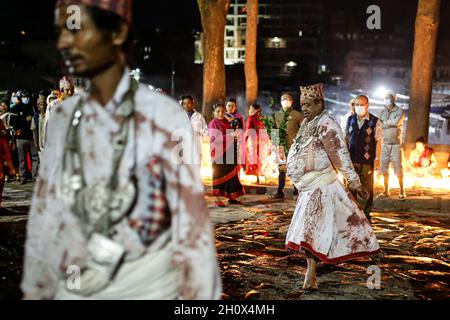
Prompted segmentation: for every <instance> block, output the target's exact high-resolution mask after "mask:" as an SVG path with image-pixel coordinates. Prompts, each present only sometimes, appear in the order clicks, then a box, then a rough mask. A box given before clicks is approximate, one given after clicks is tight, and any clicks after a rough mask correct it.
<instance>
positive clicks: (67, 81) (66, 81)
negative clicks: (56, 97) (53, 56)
mask: <svg viewBox="0 0 450 320" xmlns="http://www.w3.org/2000/svg"><path fill="white" fill-rule="evenodd" d="M64 88H69V89H70V90H73V89H74V84H73V79H72V78H69V77H66V76H64V77H63V78H62V79H61V80H59V89H60V90H61V91H62V90H63V89H64Z"/></svg>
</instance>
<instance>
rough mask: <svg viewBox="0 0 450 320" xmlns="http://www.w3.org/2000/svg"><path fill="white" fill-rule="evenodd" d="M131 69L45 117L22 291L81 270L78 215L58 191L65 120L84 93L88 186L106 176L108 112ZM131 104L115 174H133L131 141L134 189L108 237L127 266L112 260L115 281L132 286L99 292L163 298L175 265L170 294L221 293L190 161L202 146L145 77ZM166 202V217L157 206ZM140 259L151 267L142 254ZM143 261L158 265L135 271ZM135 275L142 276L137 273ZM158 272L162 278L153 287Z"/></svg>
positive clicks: (48, 292)
mask: <svg viewBox="0 0 450 320" xmlns="http://www.w3.org/2000/svg"><path fill="white" fill-rule="evenodd" d="M128 74H129V70H128V69H126V70H125V72H124V75H123V77H122V80H121V81H120V83H119V85H118V88H117V90H116V92H115V95H114V97H113V99H112V100H111V101H110V102H108V104H107V105H106V106H105V107H101V106H100V105H99V104H97V103H96V102H94V101H91V100H88V99H87V98H88V97H87V95H81V96H78V97H73V98H71V99H68V100H66V101H64V103H63V104H62V105H61V106H60V107H57V108H56V110H54V112H53V114H52V116H51V118H50V119H49V121H50V122H49V124H48V132H47V145H46V148H45V150H44V153H43V159H42V161H41V168H40V174H39V179H38V181H37V184H36V187H35V191H34V197H33V202H32V206H31V209H30V218H29V222H28V228H27V239H26V254H25V266H24V277H23V280H22V284H21V288H22V290H23V292H24V294H25V297H26V298H31V299H54V298H55V296H56V295H57V294H58V292H59V291H60V290H61V288H60V286H61V283H64V280H65V279H66V278H67V276H68V275H67V272H68V270H71V269H70V267H71V266H77V267H80V268H81V270H83V267H85V265H86V260H87V248H86V246H87V239H85V237H84V235H83V233H82V229H81V226H80V221H79V219H78V218H77V217H76V216H75V215H74V214H73V213H72V212H71V211H70V210H69V209H68V208H67V207H66V206H65V205H64V203H63V202H62V200H61V198H59V197H58V190H59V187H60V185H59V184H60V182H61V171H62V168H61V167H62V159H63V149H64V145H65V138H66V133H67V128H68V125H69V122H70V120H71V117H72V113H73V111H74V108H75V106H76V104H77V102H78V101H79V100H78V99H84V104H83V107H82V111H83V118H82V120H81V124H80V128H79V131H80V141H81V150H82V159H83V166H84V172H85V179H86V183H87V185H88V186H90V185H92V184H94V183H96V182H98V181H108V178H109V176H110V175H111V171H112V156H113V147H112V141H111V139H112V133H113V132H115V131H117V130H119V127H120V126H119V124H118V121H117V118H116V117H117V116H116V114H114V111H115V109H116V107H117V106H118V105H119V104H120V102H121V101H122V100H123V98H124V96H125V94H126V92H128V90H129V88H130V78H129V76H128ZM135 110H136V129H137V132H136V139H134V134H133V131H132V130H131V129H130V134H129V136H128V143H127V145H126V148H125V152H124V157H123V160H122V162H121V164H120V167H119V170H118V171H119V174H118V177H119V186H120V187H123V186H124V185H126V184H128V183H130V181H129V177H130V171H131V170H132V168H133V164H134V159H135V150H137V151H136V152H137V154H136V155H137V169H136V171H137V172H136V174H137V179H138V182H137V184H138V197H137V201H136V205H135V207H134V208H133V210H132V212H131V213H130V215H129V216H127V217H125V218H124V219H123V220H122V221H121V222H120V223H118V224H117V225H115V227H114V233H115V235H114V236H113V238H112V239H113V240H114V241H116V242H118V243H119V244H121V245H122V246H123V247H125V250H126V255H125V263H126V264H127V268H128V269H127V270H128V271H127V272H122V271H123V270H122V271H121V269H119V271H118V273H117V275H116V279H115V280H116V281H117V283H118V284H117V286H118V288H122V287H123V286H124V285H125V286H129V288H128V289H129V290H130V294H129V295H127V293H126V292H125V291H124V290H119V292H117V291H113V290H109V291H108V290H106V291H107V292H106V293H107V294H103V295H101V294H100V295H99V297H100V298H101V297H107V298H109V299H114V298H120V299H122V298H124V299H126V298H130V299H135V298H136V299H139V298H151V299H158V298H165V297H167V295H165V294H161V295H159V293H158V290H159V289H161V291H164V289H165V288H164V286H166V285H167V284H164V282H161V279H159V278H158V275H161V277H163V276H164V273H165V272H167V270H169V269H171V268H173V269H175V270H176V271H177V272H176V273H177V277H178V278H177V277H175V278H177V279H178V280H177V281H179V287H178V288H177V286H173V289H174V290H175V289H176V290H178V295H177V297H175V298H180V299H218V298H220V295H221V290H222V286H221V280H220V274H219V268H218V263H217V257H216V250H215V245H214V234H213V229H212V225H211V222H210V217H209V214H208V210H207V206H206V201H205V197H204V186H203V183H202V180H201V177H200V172H199V168H198V165H195V164H194V163H196V164H198V163H199V160H198V159H197V158H196V157H198V156H199V155H198V154H194V153H193V151H192V141H193V130H192V128H191V125H190V123H189V119H188V117H187V116H186V113H185V112H184V110H182V108H181V107H180V106H179V105H178V104H177V103H176V102H175V101H174V100H172V99H171V98H169V97H167V96H164V95H162V94H159V93H156V92H153V91H150V90H149V89H148V88H147V87H146V86H144V85H139V87H138V89H137V92H136V95H135ZM177 130H178V132H177ZM177 137H183V138H185V139H186V141H188V140H189V141H191V143H186V144H183V145H182V147H183V148H182V152H180V151H181V148H180V144H179V141H178V138H177ZM135 146H137V149H135ZM177 148H178V149H177ZM174 150H175V151H174ZM176 150H178V151H176ZM180 153H182V154H183V155H184V156H189V157H187V158H189V159H190V161H189V163H187V162H182V161H179V160H180V159H179V158H178V157H176V155H178V154H180ZM165 205H167V209H168V212H169V214H168V217H167V216H164V215H162V214H161V213H162V211H161V207H163V206H165ZM167 241H169V242H170V248H172V249H171V250H173V251H172V253H169V255H167V252H168V251H167V250H166V251H164V253H162V252H163V251H161V248H162V247H167ZM159 252H161V254H160V253H159ZM145 259H147V261H150V262H152V263H154V264H155V265H156V267H155V266H153V267H151V266H150V265H149V264H148V263H145V261H146V260H145ZM155 259H157V260H156V261H155ZM140 261H141V262H140ZM136 268H138V269H136ZM140 270H142V272H149V270H156V271H155V272H154V274H148V275H147V274H141V275H140V274H139V272H141V271H140ZM156 272H157V273H156ZM133 273H134V274H133ZM138 276H139V277H141V279H142V280H140V281H138V280H139V279H138V278H137V277H138ZM117 277H118V278H119V279H117ZM122 278H123V279H122ZM126 279H129V280H126ZM155 281H160V282H158V283H159V285H156V288H155V284H156V282H155ZM131 282H134V283H135V284H133V283H131ZM146 291H147V292H146ZM114 292H117V294H118V295H117V296H116V297H114Z"/></svg>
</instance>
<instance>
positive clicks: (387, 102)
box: [384, 99, 391, 107]
mask: <svg viewBox="0 0 450 320" xmlns="http://www.w3.org/2000/svg"><path fill="white" fill-rule="evenodd" d="M384 104H385V105H386V106H388V107H389V106H390V105H391V99H384Z"/></svg>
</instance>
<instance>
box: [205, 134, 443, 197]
mask: <svg viewBox="0 0 450 320" xmlns="http://www.w3.org/2000/svg"><path fill="white" fill-rule="evenodd" d="M261 171H262V175H261V176H260V177H259V184H260V185H277V184H278V164H277V159H276V155H275V153H272V154H271V156H269V157H268V158H266V159H264V164H263V168H262V170H261ZM389 173H390V174H389V186H390V188H394V189H398V188H399V184H398V179H397V177H396V176H395V174H394V171H393V169H392V168H390V171H389ZM449 174H450V172H449ZM201 175H202V178H203V181H204V182H205V184H210V183H211V180H212V167H211V156H210V146H209V142H206V141H205V142H203V143H202V165H201ZM338 176H339V179H340V180H341V181H343V177H342V176H341V175H340V174H339V175H338ZM239 179H240V181H241V183H242V184H243V185H247V186H249V185H255V184H257V178H256V176H249V175H246V174H245V171H244V169H243V168H241V170H240V174H239ZM383 183H384V182H383V176H381V175H378V174H377V173H376V174H375V181H374V186H375V188H382V187H383V185H384V184H383ZM403 183H404V187H405V189H416V190H420V189H432V190H436V191H441V192H442V191H450V175H447V176H445V175H444V176H441V175H425V176H423V177H416V176H414V174H413V172H411V171H409V170H405V172H404V177H403ZM287 185H288V186H289V185H290V182H289V179H288V181H287Z"/></svg>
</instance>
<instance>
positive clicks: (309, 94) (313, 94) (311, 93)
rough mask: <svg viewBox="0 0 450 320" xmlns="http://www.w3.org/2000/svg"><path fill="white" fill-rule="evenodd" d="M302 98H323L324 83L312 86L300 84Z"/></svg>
mask: <svg viewBox="0 0 450 320" xmlns="http://www.w3.org/2000/svg"><path fill="white" fill-rule="evenodd" d="M300 93H301V96H300V99H301V100H303V99H313V100H323V83H317V84H313V85H311V86H307V87H302V86H300Z"/></svg>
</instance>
